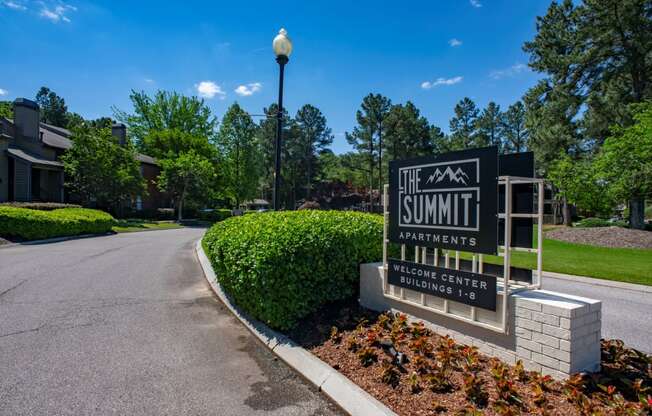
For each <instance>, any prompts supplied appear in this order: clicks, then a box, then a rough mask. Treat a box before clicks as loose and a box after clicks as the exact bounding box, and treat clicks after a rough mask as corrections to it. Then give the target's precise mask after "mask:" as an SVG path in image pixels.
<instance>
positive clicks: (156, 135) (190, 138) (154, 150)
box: [141, 129, 217, 160]
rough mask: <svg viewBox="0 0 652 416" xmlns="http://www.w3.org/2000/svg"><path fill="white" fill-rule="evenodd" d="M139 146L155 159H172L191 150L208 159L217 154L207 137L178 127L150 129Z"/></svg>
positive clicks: (213, 157) (212, 158)
mask: <svg viewBox="0 0 652 416" xmlns="http://www.w3.org/2000/svg"><path fill="white" fill-rule="evenodd" d="M141 148H142V151H143V152H144V153H146V154H148V155H150V156H152V157H155V158H157V159H173V158H175V157H177V156H179V155H180V154H182V153H187V152H189V151H191V150H192V151H194V152H195V153H197V154H198V155H201V156H203V157H204V158H206V159H209V160H214V159H215V158H216V156H217V151H216V148H215V146H214V145H213V144H212V143H210V142H209V141H208V138H206V137H204V136H196V135H194V134H192V133H189V132H186V131H182V130H179V129H166V130H152V131H151V132H150V133H149V134H148V135H147V136H145V137H144V138H143V140H142V141H141Z"/></svg>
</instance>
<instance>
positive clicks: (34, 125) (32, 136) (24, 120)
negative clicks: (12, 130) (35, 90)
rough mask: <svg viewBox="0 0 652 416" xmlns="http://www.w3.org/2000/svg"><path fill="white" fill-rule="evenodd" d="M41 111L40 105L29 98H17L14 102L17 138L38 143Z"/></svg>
mask: <svg viewBox="0 0 652 416" xmlns="http://www.w3.org/2000/svg"><path fill="white" fill-rule="evenodd" d="M40 117H41V111H40V109H39V106H38V104H36V103H35V102H34V101H31V100H28V99H27V98H16V100H15V101H14V125H15V126H16V138H18V137H20V138H21V139H28V140H34V141H37V140H39V139H40V137H39V121H40Z"/></svg>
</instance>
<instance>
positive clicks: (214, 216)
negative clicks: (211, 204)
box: [199, 208, 232, 222]
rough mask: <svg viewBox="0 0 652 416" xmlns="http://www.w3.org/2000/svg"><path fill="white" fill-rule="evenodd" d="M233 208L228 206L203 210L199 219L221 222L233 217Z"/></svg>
mask: <svg viewBox="0 0 652 416" xmlns="http://www.w3.org/2000/svg"><path fill="white" fill-rule="evenodd" d="M231 215H232V214H231V210H230V209H226V208H220V209H211V210H203V211H200V212H199V219H200V220H202V221H208V222H220V221H224V220H225V219H227V218H230V217H231Z"/></svg>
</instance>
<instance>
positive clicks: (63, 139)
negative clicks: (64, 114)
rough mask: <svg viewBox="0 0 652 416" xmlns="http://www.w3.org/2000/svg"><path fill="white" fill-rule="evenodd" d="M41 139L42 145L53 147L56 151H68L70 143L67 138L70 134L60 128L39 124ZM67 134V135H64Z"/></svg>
mask: <svg viewBox="0 0 652 416" xmlns="http://www.w3.org/2000/svg"><path fill="white" fill-rule="evenodd" d="M40 131H41V138H42V140H43V143H44V144H46V145H48V146H50V147H55V148H57V149H64V150H66V149H70V148H71V147H72V141H70V139H69V138H68V136H69V135H70V132H69V131H68V130H66V129H62V128H60V127H54V126H50V125H49V124H45V123H41V128H40ZM66 132H67V134H66Z"/></svg>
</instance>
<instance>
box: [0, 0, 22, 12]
mask: <svg viewBox="0 0 652 416" xmlns="http://www.w3.org/2000/svg"><path fill="white" fill-rule="evenodd" d="M2 4H3V5H4V6H5V7H8V8H10V9H14V10H27V7H25V5H23V4H22V3H19V2H17V1H4V2H2Z"/></svg>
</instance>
